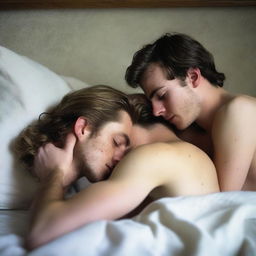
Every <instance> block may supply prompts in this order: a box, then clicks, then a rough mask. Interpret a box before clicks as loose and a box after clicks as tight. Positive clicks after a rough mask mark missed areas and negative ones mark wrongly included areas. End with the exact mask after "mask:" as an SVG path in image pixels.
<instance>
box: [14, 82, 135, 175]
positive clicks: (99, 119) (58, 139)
mask: <svg viewBox="0 0 256 256" xmlns="http://www.w3.org/2000/svg"><path fill="white" fill-rule="evenodd" d="M121 110H123V111H125V112H127V113H128V114H129V115H130V116H131V119H132V120H133V117H134V115H133V108H132V106H131V105H130V103H129V101H128V98H127V96H126V94H125V93H123V92H121V91H118V90H116V89H114V88H111V87H109V86H104V85H98V86H92V87H89V88H84V89H81V90H77V91H74V92H71V93H69V94H67V95H66V96H64V97H63V99H62V100H61V101H60V103H59V104H57V105H55V106H53V107H52V108H50V109H49V111H47V112H44V113H42V114H41V115H40V116H39V119H38V120H36V121H34V122H32V123H31V124H30V125H29V126H28V127H26V128H25V129H24V130H23V131H22V132H21V134H20V135H19V136H18V137H17V139H16V140H15V142H14V145H13V146H14V150H15V153H16V155H17V157H18V158H19V159H20V160H21V161H22V162H24V163H25V165H26V166H27V167H28V168H29V170H30V171H31V169H32V167H33V162H34V157H35V155H36V154H37V152H38V149H39V147H40V146H42V145H43V144H45V143H48V142H52V143H54V144H55V145H57V146H62V145H63V142H64V139H65V137H66V135H67V134H68V133H69V132H70V131H72V129H73V125H74V124H75V121H76V120H77V118H78V117H80V116H84V117H86V118H87V120H88V123H89V124H90V125H91V127H92V135H93V134H95V133H96V132H97V131H98V130H99V129H100V128H101V127H102V126H103V125H104V124H106V123H107V122H111V121H118V120H119V117H120V111H121Z"/></svg>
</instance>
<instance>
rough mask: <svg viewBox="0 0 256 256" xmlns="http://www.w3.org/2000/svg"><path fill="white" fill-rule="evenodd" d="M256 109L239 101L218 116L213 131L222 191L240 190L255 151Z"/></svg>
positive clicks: (215, 159)
mask: <svg viewBox="0 0 256 256" xmlns="http://www.w3.org/2000/svg"><path fill="white" fill-rule="evenodd" d="M254 119H255V107H254V106H253V105H252V104H250V102H247V101H246V100H245V99H244V98H237V99H235V100H233V101H232V102H231V103H229V105H227V106H224V108H223V109H221V110H220V111H219V113H217V115H216V118H215V120H214V124H213V129H212V138H213V144H214V164H215V166H216V169H217V173H218V179H219V184H220V188H221V191H229V190H241V189H242V187H243V184H244V182H245V179H246V176H247V174H248V171H249V168H250V165H251V162H252V158H253V154H254V151H255V141H256V140H255V139H256V138H255V120H254Z"/></svg>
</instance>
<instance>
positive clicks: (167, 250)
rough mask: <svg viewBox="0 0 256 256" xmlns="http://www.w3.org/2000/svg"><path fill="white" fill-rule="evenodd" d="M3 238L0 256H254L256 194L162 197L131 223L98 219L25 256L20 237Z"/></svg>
mask: <svg viewBox="0 0 256 256" xmlns="http://www.w3.org/2000/svg"><path fill="white" fill-rule="evenodd" d="M7 236H8V235H5V236H2V237H0V255H1V256H7V255H8V256H9V255H12V256H24V255H28V256H44V255H45V256H55V255H58V256H66V255H67V256H75V255H86V256H99V255H100V256H101V255H104V256H105V255H111V256H137V255H138V256H144V255H152V256H165V255H166V256H167V255H168V256H171V255H182V256H183V255H189V256H192V255H198V256H201V255H202V256H206V255H207V256H215V255H216V256H217V255H218V256H229V255H230V256H231V255H232V256H234V255H241V256H255V255H256V192H225V193H216V194H211V195H206V196H191V197H177V198H164V199H161V200H158V201H155V202H154V203H152V204H151V205H149V206H148V207H147V208H146V209H145V210H144V211H143V212H142V213H141V214H139V215H138V216H137V217H135V218H133V219H124V220H119V221H97V222H94V223H91V224H88V225H85V226H83V227H81V228H79V229H77V230H75V231H73V232H71V233H69V234H67V235H64V236H62V237H60V238H58V239H56V240H55V241H52V242H50V243H48V244H46V245H44V246H42V247H40V248H38V249H36V250H34V251H32V252H30V253H28V254H27V253H26V252H25V251H24V250H23V251H22V247H21V244H22V238H21V237H20V236H18V235H14V234H13V235H10V234H9V238H8V239H7ZM4 239H5V240H4ZM7 241H8V243H9V244H8V243H7ZM4 245H5V247H4ZM2 248H5V251H4V250H2ZM8 250H9V252H8ZM12 250H13V251H12ZM11 251H12V253H13V254H8V253H10V252H11ZM15 253H16V254H15Z"/></svg>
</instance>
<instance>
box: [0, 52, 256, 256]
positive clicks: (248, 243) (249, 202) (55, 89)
mask: <svg viewBox="0 0 256 256" xmlns="http://www.w3.org/2000/svg"><path fill="white" fill-rule="evenodd" d="M86 86H88V84H86V83H85V82H82V81H80V80H78V79H76V78H72V77H63V76H60V75H58V74H56V73H54V72H53V71H51V70H50V69H48V68H47V67H45V66H43V65H41V64H39V63H37V62H35V61H33V60H31V59H29V58H27V57H25V56H21V55H19V54H17V53H15V52H14V51H12V50H10V49H7V48H5V47H0V98H1V101H0V131H1V133H0V141H1V148H0V150H1V151H0V155H1V158H0V170H1V172H0V255H1V256H23V255H31V256H37V255H38V256H43V255H47V256H51V255H61V256H65V255H69V256H70V255H88V256H91V255H95V256H96V255H97V256H98V255H111V256H115V255H116V256H117V255H118V256H119V255H121V256H125V255H127V256H130V255H135V256H136V255H138V256H141V255H152V256H156V255H159V256H160V255H161V256H162V255H202V256H204V255H210V256H211V255H214V256H215V255H216V256H217V255H224V256H226V255H230V256H231V255H242V256H245V255H246V256H247V255H248V256H253V255H255V254H256V192H225V193H215V194H210V195H205V196H187V197H176V198H163V199H161V200H157V201H155V202H153V203H151V204H150V205H149V206H147V207H146V208H145V209H144V210H143V211H142V212H141V213H140V214H139V215H137V216H136V217H134V218H132V219H121V220H116V221H105V220H101V221H96V222H93V223H91V224H88V225H84V226H83V227H81V228H79V229H77V230H75V231H73V232H71V233H69V234H67V235H64V236H62V237H60V238H58V239H56V240H55V241H52V242H50V243H48V244H46V245H44V246H42V247H40V248H38V249H36V250H33V251H31V252H28V251H26V249H25V248H24V237H25V235H26V232H27V229H28V222H29V205H30V203H31V201H32V200H33V196H34V194H35V192H36V189H37V187H38V182H37V181H36V180H35V179H33V178H32V177H31V176H30V175H29V174H28V173H27V172H26V171H25V170H24V167H23V166H22V165H21V164H20V163H18V162H16V161H15V159H14V158H13V153H12V146H11V145H12V141H13V139H14V138H15V136H16V135H17V134H18V133H19V132H20V130H21V129H22V128H23V127H25V126H26V125H27V124H28V123H29V122H31V121H32V120H34V119H35V118H37V117H38V115H39V114H40V113H41V112H43V111H44V110H45V109H46V108H47V107H49V106H50V105H51V104H53V103H55V102H56V101H58V100H59V99H60V98H61V97H62V96H63V95H64V94H66V93H67V92H69V91H71V90H75V89H79V88H82V87H86ZM31 95H32V97H31ZM88 185H89V183H88V182H87V181H86V180H85V179H83V180H79V181H78V182H77V184H76V191H75V190H73V191H70V192H69V194H68V196H72V193H76V192H77V191H79V190H81V189H84V188H85V187H86V186H88Z"/></svg>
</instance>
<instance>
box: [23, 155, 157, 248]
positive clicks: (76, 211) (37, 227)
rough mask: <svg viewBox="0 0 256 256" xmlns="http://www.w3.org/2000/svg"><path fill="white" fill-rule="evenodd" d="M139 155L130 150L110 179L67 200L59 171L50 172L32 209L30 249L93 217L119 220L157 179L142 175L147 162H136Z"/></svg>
mask: <svg viewBox="0 0 256 256" xmlns="http://www.w3.org/2000/svg"><path fill="white" fill-rule="evenodd" d="M51 152H52V151H51ZM51 155H52V154H51ZM138 155H140V154H136V157H135V153H133V152H131V153H130V154H129V155H128V156H127V157H126V158H125V159H124V160H123V162H121V163H120V164H119V165H118V166H117V167H116V168H115V170H114V172H113V174H112V176H111V177H110V178H109V180H107V181H102V182H98V183H95V184H92V185H91V186H89V187H88V188H87V189H85V190H83V191H81V192H79V193H78V194H76V195H75V196H73V197H72V198H70V199H69V200H64V198H63V197H64V191H65V186H64V185H63V180H64V175H63V172H62V170H61V169H55V170H54V171H52V172H51V174H50V175H49V176H48V177H47V179H45V180H44V182H43V184H42V187H41V191H40V194H39V196H38V201H37V202H36V204H35V207H34V210H33V221H32V225H31V231H30V234H29V236H28V240H27V241H28V246H29V248H30V249H32V248H35V247H38V246H40V245H43V244H45V243H47V242H49V241H51V240H53V239H55V238H57V237H59V236H61V235H63V234H65V233H67V232H70V231H72V230H74V229H76V228H78V227H81V226H82V225H84V224H86V223H89V222H92V221H95V220H100V219H109V220H113V219H118V218H120V217H122V216H124V215H125V214H127V213H129V212H130V211H131V210H133V209H134V208H136V207H137V206H138V205H139V204H140V203H141V202H142V201H143V200H144V199H145V198H146V196H147V195H148V194H149V193H150V191H151V190H152V189H153V188H154V187H155V186H157V185H158V183H157V182H159V181H157V179H155V178H154V179H153V178H150V175H149V174H147V178H146V177H145V171H144V170H145V169H146V170H148V168H147V165H146V162H147V161H144V160H145V159H143V160H138V161H137V160H136V159H141V158H140V157H137V156H138ZM134 166H136V171H135V169H134Z"/></svg>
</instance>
